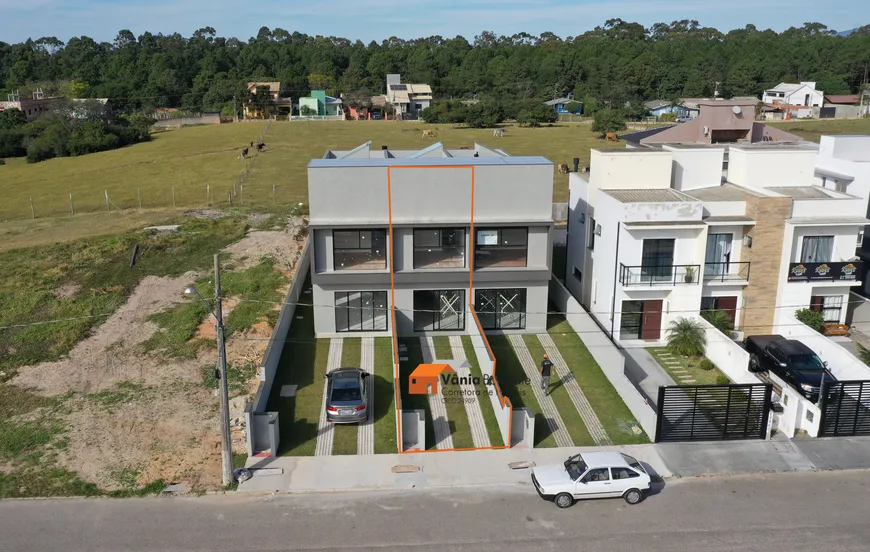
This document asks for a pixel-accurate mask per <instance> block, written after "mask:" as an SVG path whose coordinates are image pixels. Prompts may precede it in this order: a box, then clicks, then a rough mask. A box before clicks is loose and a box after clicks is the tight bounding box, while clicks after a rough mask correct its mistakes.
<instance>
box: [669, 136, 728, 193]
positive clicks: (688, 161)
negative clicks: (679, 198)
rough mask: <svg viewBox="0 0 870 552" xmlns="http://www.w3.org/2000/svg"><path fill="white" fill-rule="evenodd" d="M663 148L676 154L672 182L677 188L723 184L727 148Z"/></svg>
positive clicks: (692, 188) (683, 190) (688, 188)
mask: <svg viewBox="0 0 870 552" xmlns="http://www.w3.org/2000/svg"><path fill="white" fill-rule="evenodd" d="M662 149H664V150H665V151H670V152H672V153H673V155H674V161H673V175H672V183H673V188H674V189H675V190H680V191H681V192H685V191H688V190H695V189H697V188H709V187H711V186H718V185H720V184H721V182H722V161H723V158H724V157H725V148H703V149H700V148H698V149H696V148H691V149H684V148H678V147H673V146H663V147H662Z"/></svg>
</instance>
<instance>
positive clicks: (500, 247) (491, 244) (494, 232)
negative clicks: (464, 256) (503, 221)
mask: <svg viewBox="0 0 870 552" xmlns="http://www.w3.org/2000/svg"><path fill="white" fill-rule="evenodd" d="M528 241H529V229H528V228H481V229H478V230H477V236H476V239H475V243H474V267H475V268H488V267H511V266H526V260H527V259H526V257H527V251H528Z"/></svg>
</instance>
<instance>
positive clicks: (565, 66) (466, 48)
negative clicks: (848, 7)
mask: <svg viewBox="0 0 870 552" xmlns="http://www.w3.org/2000/svg"><path fill="white" fill-rule="evenodd" d="M388 73H400V74H401V75H402V80H403V82H412V83H413V82H419V83H427V84H430V85H431V86H432V87H433V91H434V94H435V96H436V98H441V99H447V98H456V99H462V98H468V97H469V96H470V95H476V96H475V97H479V98H480V97H483V98H485V97H491V98H498V99H501V101H502V103H503V104H504V102H507V101H514V100H532V99H534V100H547V99H552V98H553V97H559V96H564V95H566V94H568V93H572V92H573V94H574V97H575V99H576V100H578V101H581V102H583V104H584V110H585V111H595V110H596V109H597V108H599V107H619V108H620V109H621V107H620V106H624V105H625V104H626V102H631V101H635V102H636V101H641V100H649V99H670V98H675V97H709V96H711V95H712V93H713V90H714V89H715V88H716V87H717V86H718V91H719V92H720V94H721V95H723V96H725V97H728V96H731V95H755V96H757V95H760V93H761V92H762V91H763V90H764V89H765V88H768V87H771V86H773V85H775V84H777V83H779V82H783V81H816V82H817V88H818V89H820V90H823V91H824V92H825V93H828V94H838V93H855V92H857V91H858V90H859V89H860V88H861V87H862V86H863V85H865V84H866V83H867V81H868V73H870V25H865V26H863V27H860V28H858V29H856V30H855V31H854V32H852V33H851V34H850V35H849V36H838V35H837V33H836V31H833V30H830V29H828V28H827V27H826V26H825V25H822V24H820V23H806V24H804V25H803V26H802V27H793V28H790V29H788V30H786V31H783V32H781V33H777V32H774V31H772V30H760V29H758V28H756V27H755V26H754V25H747V26H746V27H744V28H742V29H735V30H731V31H728V32H721V31H719V30H717V29H714V28H710V27H702V26H701V25H699V23H698V22H697V21H693V20H683V21H675V22H672V23H670V24H668V23H656V24H654V25H652V26H650V27H649V28H645V27H644V26H643V25H640V24H639V23H632V22H628V21H624V20H622V19H610V20H608V21H607V22H605V23H604V25H602V26H598V27H596V28H595V29H593V30H591V31H588V32H585V33H583V34H581V35H579V36H576V37H564V38H562V37H559V36H556V35H554V34H553V33H543V34H541V35H539V36H533V35H530V34H527V33H519V34H515V35H512V36H502V35H496V34H494V33H492V32H488V31H485V32H482V33H481V34H480V35H478V36H476V37H474V39H473V40H471V41H469V40H467V39H465V38H463V37H459V36H458V37H455V38H446V37H442V36H431V37H426V38H419V39H414V40H403V39H399V38H396V37H391V38H389V39H387V40H383V41H381V42H380V43H377V42H374V41H373V42H370V43H368V44H364V43H363V42H361V41H351V40H348V39H345V38H340V37H325V36H309V35H306V34H302V33H299V32H290V31H286V30H284V29H280V28H276V29H274V30H272V29H269V28H268V27H263V28H261V29H260V31H259V33H258V34H257V36H256V37H251V38H250V39H249V40H247V41H244V40H240V39H237V38H226V37H220V36H218V35H217V32H216V31H215V29H213V28H211V27H204V28H202V29H199V30H197V31H196V32H194V33H193V35H192V36H191V37H183V36H181V35H180V34H171V35H163V34H152V33H148V32H146V33H143V34H142V35H140V36H138V37H137V36H135V35H134V34H133V33H132V32H131V31H129V30H122V31H120V32H119V33H118V34H117V36H116V37H115V39H114V40H113V41H112V42H97V41H95V40H93V39H92V38H90V37H86V36H82V37H75V38H72V39H70V40H69V41H68V42H66V43H64V42H62V41H60V40H58V39H57V38H55V37H42V38H39V39H36V40H27V41H25V42H22V43H18V44H7V43H3V42H0V86H2V87H3V90H0V94H3V96H0V100H2V99H5V94H6V93H9V92H12V91H16V90H17V91H20V92H21V95H22V97H29V96H28V93H29V91H30V90H32V89H35V88H37V87H42V88H43V90H44V91H45V92H46V93H49V94H50V93H58V94H63V95H65V96H67V97H71V98H110V99H112V102H113V104H114V105H115V107H116V108H119V109H121V110H123V111H127V112H132V111H136V110H143V109H149V108H154V107H178V108H183V109H190V110H196V111H199V110H203V109H221V110H223V111H225V112H227V113H230V112H232V109H233V100H234V98H235V99H236V105H237V109H238V108H239V107H240V100H241V99H242V98H244V99H245V100H247V99H248V98H249V96H248V93H247V91H246V89H245V86H246V83H247V82H249V81H267V80H269V81H273V80H274V81H280V82H281V86H282V95H283V96H285V97H288V96H289V97H292V98H298V97H300V96H304V95H307V94H308V93H309V92H310V90H312V89H325V90H327V91H328V93H330V94H331V95H335V94H338V93H345V94H355V95H356V97H365V96H366V95H370V94H378V93H383V92H384V86H385V84H384V81H385V76H386V74H388ZM717 83H718V84H717ZM506 109H512V108H511V107H510V106H507V107H506Z"/></svg>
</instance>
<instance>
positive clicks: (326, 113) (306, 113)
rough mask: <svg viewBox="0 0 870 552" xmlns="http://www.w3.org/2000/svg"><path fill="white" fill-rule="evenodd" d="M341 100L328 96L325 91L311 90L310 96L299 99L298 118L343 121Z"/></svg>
mask: <svg viewBox="0 0 870 552" xmlns="http://www.w3.org/2000/svg"><path fill="white" fill-rule="evenodd" d="M342 104H343V102H342V101H341V98H333V97H332V96H328V95H327V94H326V91H325V90H312V91H311V95H310V96H306V97H304V98H299V118H301V119H308V118H314V117H316V118H319V119H335V120H340V121H344V120H345V115H344V108H343V105H342Z"/></svg>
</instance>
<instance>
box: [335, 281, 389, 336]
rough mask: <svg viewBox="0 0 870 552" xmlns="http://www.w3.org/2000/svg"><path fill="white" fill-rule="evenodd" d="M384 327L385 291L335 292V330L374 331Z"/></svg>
mask: <svg viewBox="0 0 870 552" xmlns="http://www.w3.org/2000/svg"><path fill="white" fill-rule="evenodd" d="M386 329H387V292H386V291H337V292H335V331H337V332H376V331H386Z"/></svg>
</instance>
